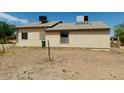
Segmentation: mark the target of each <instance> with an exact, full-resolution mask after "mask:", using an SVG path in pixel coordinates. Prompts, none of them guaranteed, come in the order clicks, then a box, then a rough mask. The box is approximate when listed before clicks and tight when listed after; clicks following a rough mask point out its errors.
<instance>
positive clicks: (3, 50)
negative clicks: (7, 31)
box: [2, 43, 6, 53]
mask: <svg viewBox="0 0 124 93" xmlns="http://www.w3.org/2000/svg"><path fill="white" fill-rule="evenodd" d="M2 48H3V53H5V52H6V51H5V48H4V44H3V43H2Z"/></svg>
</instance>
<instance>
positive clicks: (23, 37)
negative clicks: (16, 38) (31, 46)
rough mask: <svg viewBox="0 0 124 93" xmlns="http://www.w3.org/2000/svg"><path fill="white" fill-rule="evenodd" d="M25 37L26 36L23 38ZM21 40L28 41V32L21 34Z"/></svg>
mask: <svg viewBox="0 0 124 93" xmlns="http://www.w3.org/2000/svg"><path fill="white" fill-rule="evenodd" d="M24 34H26V38H25V35H24ZM23 35H24V36H23ZM21 39H22V40H28V32H22V33H21Z"/></svg>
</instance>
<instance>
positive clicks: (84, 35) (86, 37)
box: [46, 31, 110, 48]
mask: <svg viewBox="0 0 124 93" xmlns="http://www.w3.org/2000/svg"><path fill="white" fill-rule="evenodd" d="M63 32H64V31H63ZM46 40H49V41H50V46H51V47H84V48H110V32H109V31H69V43H68V44H61V43H60V32H59V31H54V32H53V31H49V32H46Z"/></svg>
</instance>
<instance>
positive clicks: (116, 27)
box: [114, 25, 123, 45]
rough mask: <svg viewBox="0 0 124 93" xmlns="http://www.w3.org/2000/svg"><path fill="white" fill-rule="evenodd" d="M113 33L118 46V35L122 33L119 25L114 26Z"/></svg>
mask: <svg viewBox="0 0 124 93" xmlns="http://www.w3.org/2000/svg"><path fill="white" fill-rule="evenodd" d="M114 31H115V36H116V37H117V43H118V45H120V34H121V33H122V32H123V31H122V28H121V27H120V26H119V25H117V26H115V28H114Z"/></svg>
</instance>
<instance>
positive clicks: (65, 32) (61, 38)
mask: <svg viewBox="0 0 124 93" xmlns="http://www.w3.org/2000/svg"><path fill="white" fill-rule="evenodd" d="M62 33H67V42H62V38H64V37H62ZM65 37H66V36H65ZM60 44H69V32H60Z"/></svg>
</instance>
